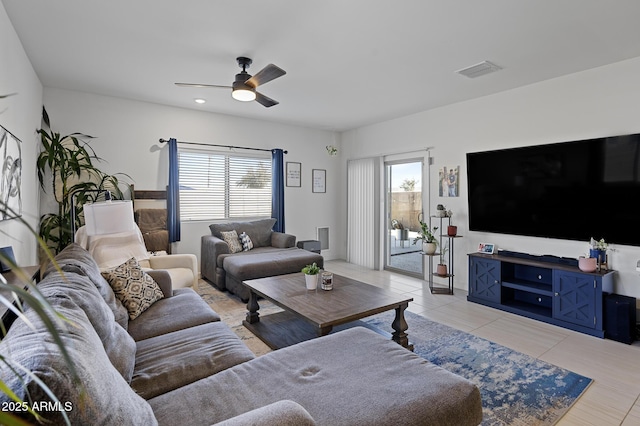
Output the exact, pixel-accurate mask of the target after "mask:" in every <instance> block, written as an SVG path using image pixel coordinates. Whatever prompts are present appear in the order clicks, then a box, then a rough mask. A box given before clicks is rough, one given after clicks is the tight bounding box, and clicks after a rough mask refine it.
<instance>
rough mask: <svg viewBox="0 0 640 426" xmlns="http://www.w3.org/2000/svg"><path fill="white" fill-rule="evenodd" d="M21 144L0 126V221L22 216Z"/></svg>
mask: <svg viewBox="0 0 640 426" xmlns="http://www.w3.org/2000/svg"><path fill="white" fill-rule="evenodd" d="M21 145H22V142H20V139H18V138H17V137H15V136H14V135H13V134H12V133H11V132H10V131H8V130H7V129H5V128H4V127H2V126H0V149H1V150H2V154H3V155H2V156H3V158H2V185H0V200H1V201H2V206H3V208H2V209H1V211H0V220H5V219H13V218H16V217H20V216H22V146H21Z"/></svg>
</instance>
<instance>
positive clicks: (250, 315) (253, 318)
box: [246, 292, 260, 324]
mask: <svg viewBox="0 0 640 426" xmlns="http://www.w3.org/2000/svg"><path fill="white" fill-rule="evenodd" d="M247 309H248V311H249V312H247V319H246V321H247V322H248V323H249V324H254V323H256V322H259V321H260V314H259V313H258V309H260V305H258V295H257V294H255V293H254V292H250V293H249V302H247Z"/></svg>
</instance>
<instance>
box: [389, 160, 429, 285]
mask: <svg viewBox="0 0 640 426" xmlns="http://www.w3.org/2000/svg"><path fill="white" fill-rule="evenodd" d="M422 168H423V162H422V160H406V161H394V162H385V184H386V203H385V204H386V215H385V216H386V222H387V226H386V229H387V232H386V242H385V247H386V250H385V252H386V253H385V269H391V270H396V271H398V272H403V273H406V274H409V275H416V276H422V275H423V270H422V268H423V259H422V255H421V254H420V249H421V247H422V244H420V242H419V241H418V244H413V242H414V240H415V238H416V237H417V236H418V232H417V231H418V230H419V229H420V219H421V218H422V216H421V215H422V177H423V173H422Z"/></svg>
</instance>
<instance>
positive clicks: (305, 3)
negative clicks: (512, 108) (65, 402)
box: [2, 0, 640, 131]
mask: <svg viewBox="0 0 640 426" xmlns="http://www.w3.org/2000/svg"><path fill="white" fill-rule="evenodd" d="M2 2H3V4H4V7H5V9H6V11H7V14H8V15H9V18H10V20H11V22H12V23H13V26H14V27H15V29H16V31H17V33H18V36H19V37H20V40H21V41H22V44H23V46H24V49H25V51H26V52H27V55H28V57H29V59H30V60H31V63H32V64H33V66H34V68H35V70H36V72H37V74H38V76H39V78H40V80H41V81H42V83H43V85H44V86H45V87H54V88H63V89H71V90H79V91H84V92H90V93H96V94H103V95H110V96H117V97H123V98H129V99H136V100H141V101H147V102H154V103H159V104H165V105H173V106H178V107H183V108H192V109H196V110H204V111H211V112H216V113H224V114H232V115H236V116H243V117H250V118H255V119H263V120H270V121H277V122H282V123H289V124H295V125H302V126H307V127H314V128H319V129H327V130H338V131H341V130H346V129H351V128H355V127H359V126H362V125H367V124H371V123H375V122H379V121H383V120H387V119H391V118H395V117H400V116H403V115H408V114H411V113H415V112H418V111H424V110H427V109H431V108H435V107H439V106H443V105H447V104H451V103H454V102H459V101H463V100H467V99H472V98H476V97H479V96H484V95H488V94H491V93H496V92H500V91H504V90H508V89H511V88H515V87H519V86H524V85H528V84H531V83H535V82H538V81H542V80H546V79H550V78H554V77H558V76H561V75H565V74H569V73H574V72H578V71H582V70H586V69H590V68H594V67H598V66H602V65H606V64H610V63H613V62H618V61H621V60H624V59H629V58H633V57H637V56H640V25H638V18H639V17H640V1H638V0H615V1H610V0H554V1H540V0H484V1H479V0H396V1H390V0H322V1H317V0H315V1H314V0H289V1H287V0H270V1H265V0H245V1H230V0H217V1H214V0H181V1H177V0H109V1H87V0H55V1H52V0H28V1H25V0H2ZM237 56H248V57H250V58H252V59H253V65H252V67H251V68H250V69H249V73H250V74H255V73H256V72H257V71H258V70H260V69H261V68H262V67H264V66H265V65H267V64H268V63H274V64H276V65H278V66H280V67H281V68H283V69H285V70H286V71H287V74H286V75H285V76H283V77H281V78H279V79H277V80H274V81H272V82H270V83H267V84H265V85H264V86H260V87H259V89H258V90H259V91H260V92H261V93H263V94H265V95H267V96H269V97H271V98H274V99H276V100H278V101H280V104H279V105H276V106H274V107H272V108H264V107H263V106H261V105H260V104H258V103H257V102H251V103H241V102H238V101H235V100H233V99H232V98H231V96H230V91H227V90H226V89H195V88H180V87H176V86H175V85H174V84H173V83H174V82H193V83H206V84H222V85H230V84H231V82H232V81H233V79H234V75H235V74H236V73H237V72H239V70H240V69H239V68H238V66H237V64H236V59H235V58H236V57H237ZM484 60H489V61H492V62H494V63H496V64H498V65H499V66H501V67H502V68H503V69H502V70H501V71H499V72H497V73H493V74H489V75H485V76H482V77H479V78H475V79H469V78H466V77H463V76H460V75H458V74H456V73H455V71H456V70H459V69H461V68H465V67H467V66H470V65H474V64H477V63H479V62H481V61H484ZM199 97H202V98H205V99H207V103H206V104H204V105H203V106H200V105H197V104H195V103H194V101H193V99H194V98H199Z"/></svg>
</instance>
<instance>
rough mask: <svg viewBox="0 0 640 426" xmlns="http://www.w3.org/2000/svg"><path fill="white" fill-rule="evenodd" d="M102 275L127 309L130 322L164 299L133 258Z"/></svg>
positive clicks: (151, 279)
mask: <svg viewBox="0 0 640 426" xmlns="http://www.w3.org/2000/svg"><path fill="white" fill-rule="evenodd" d="M102 275H103V276H104V277H105V278H106V280H107V281H108V282H109V285H110V286H111V288H113V292H114V293H115V294H116V297H117V298H118V299H120V301H121V302H122V304H123V305H124V306H125V308H127V311H128V312H129V319H131V320H134V319H136V318H138V317H139V316H140V314H141V313H143V312H144V311H146V310H147V309H148V308H149V307H150V306H151V305H153V304H154V303H155V302H157V301H158V300H160V299H162V298H163V297H164V293H162V290H161V289H160V286H159V285H158V283H156V282H155V281H154V280H153V278H151V276H150V275H149V274H147V273H146V272H144V271H143V270H142V268H141V267H140V265H139V264H138V261H137V260H136V259H135V258H134V257H132V258H131V259H129V260H127V261H126V262H124V263H123V264H121V265H119V266H116V267H115V268H111V269H107V270H106V271H104V272H102Z"/></svg>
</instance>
